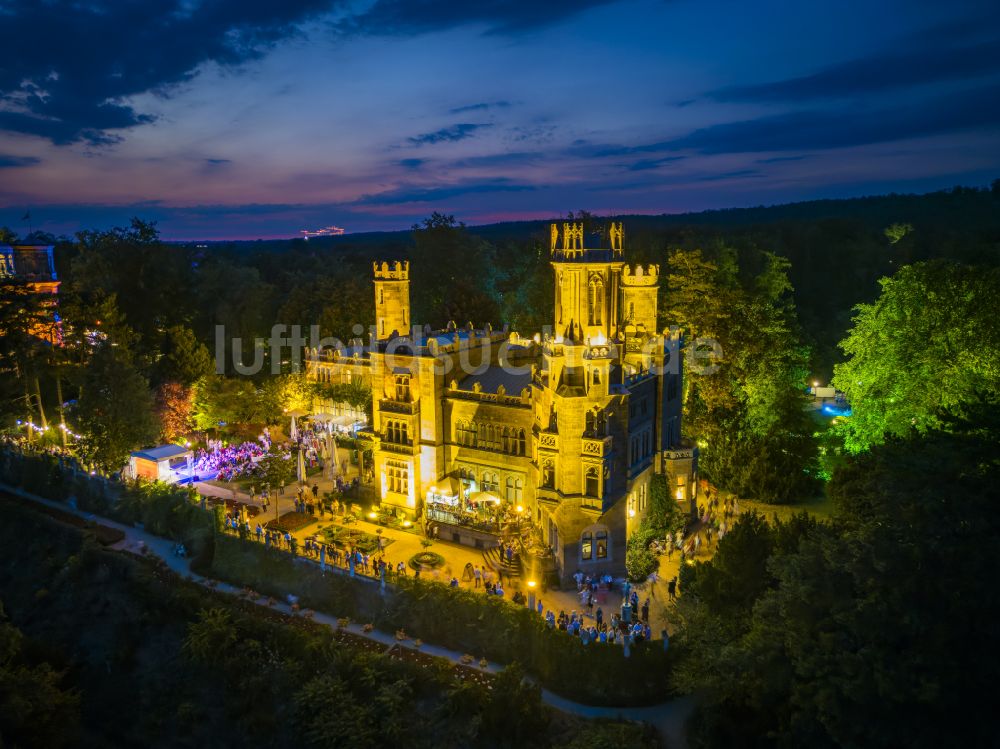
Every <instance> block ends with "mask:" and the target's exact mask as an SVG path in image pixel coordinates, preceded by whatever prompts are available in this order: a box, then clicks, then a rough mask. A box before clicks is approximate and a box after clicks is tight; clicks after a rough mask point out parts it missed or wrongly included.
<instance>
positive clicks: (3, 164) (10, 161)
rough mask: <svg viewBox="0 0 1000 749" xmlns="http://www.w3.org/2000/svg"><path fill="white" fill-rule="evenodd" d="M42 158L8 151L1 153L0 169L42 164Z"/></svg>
mask: <svg viewBox="0 0 1000 749" xmlns="http://www.w3.org/2000/svg"><path fill="white" fill-rule="evenodd" d="M41 161H42V160H41V159H39V158H37V157H35V156H13V155H11V154H8V153H0V169H16V168H18V167H22V166H34V165H35V164H40V163H41Z"/></svg>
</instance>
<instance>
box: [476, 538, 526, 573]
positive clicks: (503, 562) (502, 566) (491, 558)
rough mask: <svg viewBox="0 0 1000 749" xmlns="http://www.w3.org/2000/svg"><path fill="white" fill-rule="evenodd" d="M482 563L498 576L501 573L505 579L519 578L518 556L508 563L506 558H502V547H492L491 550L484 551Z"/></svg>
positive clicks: (519, 561)
mask: <svg viewBox="0 0 1000 749" xmlns="http://www.w3.org/2000/svg"><path fill="white" fill-rule="evenodd" d="M483 562H484V563H485V564H486V566H487V567H489V568H490V569H491V570H493V571H494V572H496V573H498V574H499V573H500V572H503V574H504V576H505V577H510V578H511V579H513V578H515V577H521V557H520V555H519V554H515V555H514V560H513V561H512V562H508V561H507V557H506V556H504V553H503V547H502V546H494V547H493V548H491V549H487V550H486V551H484V552H483Z"/></svg>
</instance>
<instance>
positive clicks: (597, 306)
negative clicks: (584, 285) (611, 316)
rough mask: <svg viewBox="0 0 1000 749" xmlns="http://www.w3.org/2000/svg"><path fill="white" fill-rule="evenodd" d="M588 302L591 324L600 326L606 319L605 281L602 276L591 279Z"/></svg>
mask: <svg viewBox="0 0 1000 749" xmlns="http://www.w3.org/2000/svg"><path fill="white" fill-rule="evenodd" d="M587 302H588V303H587V309H588V311H589V313H590V314H589V317H590V324H591V325H600V324H601V323H602V321H603V319H604V314H603V312H604V281H603V280H602V279H601V277H600V276H594V277H593V278H592V279H590V289H589V295H588V298H587Z"/></svg>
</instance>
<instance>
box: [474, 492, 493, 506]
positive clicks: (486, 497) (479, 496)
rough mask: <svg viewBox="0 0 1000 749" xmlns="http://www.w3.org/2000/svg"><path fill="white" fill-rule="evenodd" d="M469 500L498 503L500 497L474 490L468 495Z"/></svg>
mask: <svg viewBox="0 0 1000 749" xmlns="http://www.w3.org/2000/svg"><path fill="white" fill-rule="evenodd" d="M469 501H470V502H492V503H493V504H495V505H498V504H500V497H498V496H497V495H496V494H491V493H490V492H476V493H475V494H473V495H472V496H470V497H469Z"/></svg>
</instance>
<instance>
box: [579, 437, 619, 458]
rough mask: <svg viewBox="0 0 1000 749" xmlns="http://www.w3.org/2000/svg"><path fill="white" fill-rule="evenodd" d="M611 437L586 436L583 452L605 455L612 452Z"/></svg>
mask: <svg viewBox="0 0 1000 749" xmlns="http://www.w3.org/2000/svg"><path fill="white" fill-rule="evenodd" d="M611 441H612V438H611V437H600V438H593V437H584V438H583V447H582V452H583V454H584V455H593V456H595V457H604V456H605V455H607V454H608V453H610V452H611Z"/></svg>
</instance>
